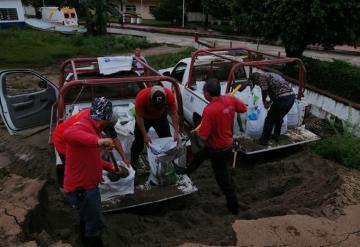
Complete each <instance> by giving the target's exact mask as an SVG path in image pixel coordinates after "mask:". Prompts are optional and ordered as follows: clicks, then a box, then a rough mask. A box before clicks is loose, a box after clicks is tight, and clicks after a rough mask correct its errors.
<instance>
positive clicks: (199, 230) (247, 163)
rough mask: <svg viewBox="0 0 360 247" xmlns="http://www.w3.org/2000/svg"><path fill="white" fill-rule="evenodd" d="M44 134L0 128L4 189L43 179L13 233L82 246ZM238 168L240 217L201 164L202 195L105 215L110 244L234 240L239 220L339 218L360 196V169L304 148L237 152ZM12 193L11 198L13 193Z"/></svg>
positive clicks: (221, 242)
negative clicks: (19, 181) (22, 134)
mask: <svg viewBox="0 0 360 247" xmlns="http://www.w3.org/2000/svg"><path fill="white" fill-rule="evenodd" d="M47 134H48V133H47V131H44V132H42V133H39V134H37V135H34V136H31V137H28V138H23V137H17V136H9V135H8V133H7V131H6V129H5V128H4V126H2V127H1V128H0V154H2V157H3V158H2V159H0V160H5V161H4V164H5V165H4V166H0V167H2V168H1V181H2V184H1V185H0V186H1V188H6V186H7V185H9V184H11V183H10V182H9V181H11V180H12V179H14V176H15V175H17V176H21V177H23V178H28V179H33V180H34V183H38V182H35V181H40V180H41V181H46V183H44V184H43V186H42V187H41V188H40V189H39V192H38V200H39V204H37V205H34V206H33V207H28V208H25V207H24V208H25V210H27V214H26V220H24V221H22V222H20V225H21V228H22V231H21V233H19V232H14V235H16V239H17V241H18V240H19V239H20V240H21V241H24V242H25V241H28V242H29V241H35V243H37V244H38V246H49V245H51V244H57V245H59V241H62V242H61V243H60V244H64V243H69V244H71V245H72V246H80V243H79V239H78V231H77V229H78V219H77V215H76V213H75V212H74V211H73V210H72V209H71V208H70V207H69V206H68V205H67V203H66V202H65V201H64V199H63V197H62V195H61V194H60V192H59V191H58V189H57V185H56V182H55V174H54V157H53V152H52V148H51V147H50V146H48V145H47V137H48V136H47ZM234 173H235V180H236V186H237V190H238V196H239V200H241V202H242V203H243V204H246V205H248V206H249V208H248V209H246V210H245V209H244V210H241V211H240V214H239V216H237V217H234V216H231V215H229V214H228V212H227V210H226V207H225V200H224V197H223V195H222V193H221V192H220V190H219V189H218V187H217V184H216V182H215V179H214V177H213V174H212V170H211V167H210V165H209V164H208V163H204V164H203V165H202V166H201V167H200V168H199V169H198V170H197V171H196V172H195V173H194V174H193V175H191V178H192V179H193V182H194V183H195V184H196V185H197V187H198V189H199V191H198V192H197V193H194V194H193V195H190V196H188V197H185V198H181V199H176V200H172V201H168V202H165V203H161V204H156V205H153V206H148V207H143V208H139V209H136V210H134V209H133V210H132V211H125V212H119V213H111V214H106V215H105V221H106V226H107V228H106V230H105V234H104V241H105V243H106V246H144V245H147V246H177V245H181V244H183V243H186V242H191V243H196V244H198V243H199V244H204V245H235V244H236V243H237V238H236V234H235V232H234V230H233V228H232V224H233V223H234V222H235V220H249V219H259V218H266V217H270V216H283V215H287V217H292V216H294V217H296V216H295V215H296V214H301V215H308V216H311V217H314V216H315V217H320V216H321V217H326V218H328V219H330V220H336V219H337V218H338V217H339V216H341V215H342V214H344V210H343V208H344V207H345V206H347V205H356V204H359V201H360V175H359V172H358V171H354V170H350V169H346V168H344V167H342V166H340V165H338V164H336V163H334V162H332V161H328V160H324V159H322V158H320V157H318V156H316V155H314V154H312V153H311V152H309V151H308V150H307V148H306V147H305V148H292V149H289V150H287V151H281V152H280V151H277V152H274V153H269V154H264V155H256V156H253V157H245V156H240V157H239V160H238V163H237V167H236V169H235V170H234ZM4 181H6V182H4ZM30 181H32V180H30ZM2 193H3V194H2V195H1V196H2V198H6V193H7V190H4V189H2ZM4 193H5V195H4ZM8 193H10V194H9V195H8V196H9V198H10V196H11V194H12V192H10V191H9V192H8ZM3 213H4V211H3ZM354 220H358V219H354ZM32 243H34V242H32ZM35 246H36V245H35Z"/></svg>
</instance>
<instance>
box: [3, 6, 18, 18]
mask: <svg viewBox="0 0 360 247" xmlns="http://www.w3.org/2000/svg"><path fill="white" fill-rule="evenodd" d="M14 20H19V17H18V13H17V11H16V8H11V9H5V8H0V21H14Z"/></svg>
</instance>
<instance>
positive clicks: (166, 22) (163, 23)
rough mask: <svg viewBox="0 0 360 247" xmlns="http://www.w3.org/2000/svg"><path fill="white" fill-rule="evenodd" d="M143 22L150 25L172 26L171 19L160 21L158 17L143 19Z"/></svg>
mask: <svg viewBox="0 0 360 247" xmlns="http://www.w3.org/2000/svg"><path fill="white" fill-rule="evenodd" d="M142 24H144V25H150V26H159V27H168V26H171V23H170V22H169V21H158V20H156V19H143V20H142Z"/></svg>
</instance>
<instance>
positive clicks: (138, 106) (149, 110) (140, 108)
mask: <svg viewBox="0 0 360 247" xmlns="http://www.w3.org/2000/svg"><path fill="white" fill-rule="evenodd" d="M164 90H165V93H166V105H167V106H168V108H169V110H170V112H172V113H175V112H176V110H177V107H176V100H175V96H174V94H173V93H172V92H171V90H170V89H168V88H164ZM150 92H151V88H145V89H143V90H141V91H140V92H139V93H138V95H137V96H136V99H135V110H136V114H139V115H140V116H142V117H143V118H144V119H149V120H155V119H158V118H161V117H162V116H163V115H164V111H165V109H164V110H162V111H159V109H158V108H156V107H154V106H153V105H152V104H151V103H150Z"/></svg>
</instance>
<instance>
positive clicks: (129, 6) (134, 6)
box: [125, 5, 136, 12]
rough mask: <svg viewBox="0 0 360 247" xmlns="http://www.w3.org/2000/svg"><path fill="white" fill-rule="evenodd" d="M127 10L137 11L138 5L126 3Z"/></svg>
mask: <svg viewBox="0 0 360 247" xmlns="http://www.w3.org/2000/svg"><path fill="white" fill-rule="evenodd" d="M125 10H126V12H136V5H125Z"/></svg>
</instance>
